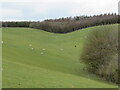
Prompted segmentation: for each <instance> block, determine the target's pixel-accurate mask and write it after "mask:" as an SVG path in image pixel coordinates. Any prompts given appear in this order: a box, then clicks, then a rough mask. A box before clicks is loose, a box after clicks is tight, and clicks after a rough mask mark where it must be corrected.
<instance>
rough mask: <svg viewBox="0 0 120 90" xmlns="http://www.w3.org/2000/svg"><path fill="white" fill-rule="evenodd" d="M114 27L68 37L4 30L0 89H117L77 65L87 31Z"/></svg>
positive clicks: (26, 30)
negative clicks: (0, 86)
mask: <svg viewBox="0 0 120 90" xmlns="http://www.w3.org/2000/svg"><path fill="white" fill-rule="evenodd" d="M116 26H117V24H116V25H105V26H97V27H91V28H86V29H83V30H78V31H75V32H71V33H67V34H55V33H49V32H45V31H42V30H37V29H30V28H3V30H2V33H3V48H2V49H3V51H2V56H3V82H2V83H3V85H2V86H3V88H117V86H116V85H113V84H111V83H108V82H105V81H102V80H100V79H99V78H98V77H96V76H95V75H92V74H90V73H88V72H86V71H84V69H83V68H84V66H85V65H84V64H83V63H80V61H79V58H80V53H81V51H82V47H83V45H84V41H85V38H86V37H87V33H88V32H89V31H91V30H93V29H95V28H101V27H102V28H103V27H116ZM32 48H33V49H32ZM44 49H45V50H44Z"/></svg>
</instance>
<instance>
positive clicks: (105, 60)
mask: <svg viewBox="0 0 120 90" xmlns="http://www.w3.org/2000/svg"><path fill="white" fill-rule="evenodd" d="M86 41H87V42H85V45H84V48H83V52H82V54H81V60H82V61H83V62H85V63H86V65H87V70H88V71H90V72H92V73H94V74H96V75H99V76H100V77H102V78H103V79H105V80H108V81H111V82H115V83H118V29H117V26H116V27H112V26H106V27H104V28H99V29H98V28H96V29H94V30H91V31H90V33H89V34H88V38H87V40H86Z"/></svg>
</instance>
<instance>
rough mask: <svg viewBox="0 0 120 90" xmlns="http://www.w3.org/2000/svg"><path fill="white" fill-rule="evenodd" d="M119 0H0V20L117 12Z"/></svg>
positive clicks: (38, 18) (42, 18)
mask: <svg viewBox="0 0 120 90" xmlns="http://www.w3.org/2000/svg"><path fill="white" fill-rule="evenodd" d="M118 1H119V0H0V20H7V21H8V20H12V21H13V20H14V21H15V20H20V21H21V20H28V21H29V20H31V21H33V20H34V21H36V20H37V21H39V20H40V21H41V20H44V19H50V18H59V17H67V16H80V15H98V14H103V13H118Z"/></svg>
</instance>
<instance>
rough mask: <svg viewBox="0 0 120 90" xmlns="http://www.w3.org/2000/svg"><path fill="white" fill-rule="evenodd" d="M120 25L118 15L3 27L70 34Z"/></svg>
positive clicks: (23, 23) (6, 25)
mask: <svg viewBox="0 0 120 90" xmlns="http://www.w3.org/2000/svg"><path fill="white" fill-rule="evenodd" d="M115 23H119V18H118V15H117V14H116V13H112V14H101V15H94V16H75V17H66V18H59V19H47V20H44V21H41V22H40V21H36V22H35V21H34V22H3V23H2V26H3V27H30V28H36V29H40V30H45V31H48V32H53V33H68V32H72V31H76V30H79V29H82V28H87V27H91V26H98V25H106V24H115Z"/></svg>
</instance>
